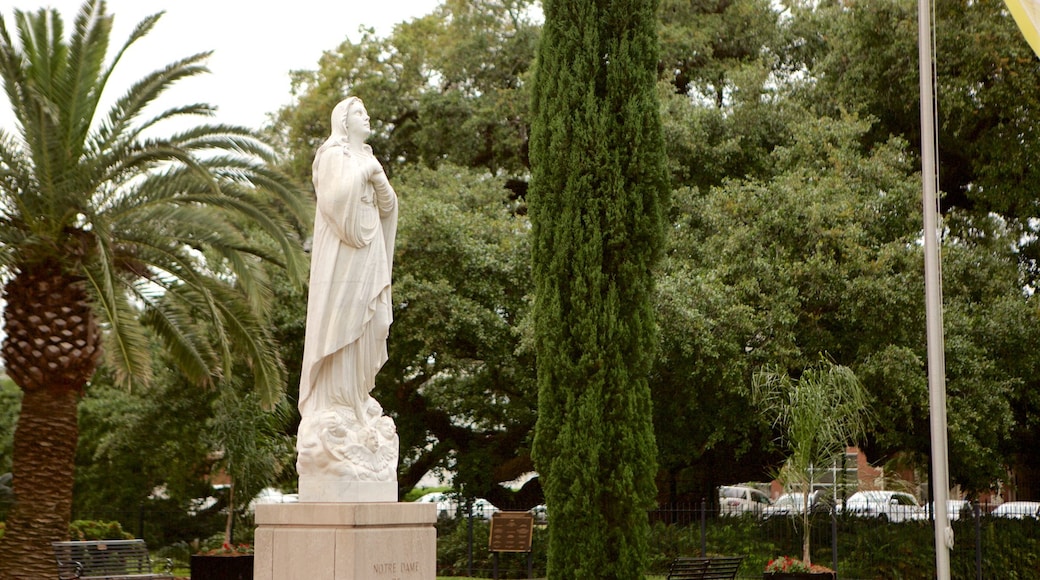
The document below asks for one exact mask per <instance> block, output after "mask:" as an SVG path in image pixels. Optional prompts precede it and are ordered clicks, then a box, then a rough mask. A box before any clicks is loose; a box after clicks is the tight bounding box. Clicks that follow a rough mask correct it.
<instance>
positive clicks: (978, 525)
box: [972, 500, 982, 580]
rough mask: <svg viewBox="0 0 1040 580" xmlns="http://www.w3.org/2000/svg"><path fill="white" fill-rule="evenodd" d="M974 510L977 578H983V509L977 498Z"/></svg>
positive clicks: (979, 579) (980, 579)
mask: <svg viewBox="0 0 1040 580" xmlns="http://www.w3.org/2000/svg"><path fill="white" fill-rule="evenodd" d="M973 503H974V505H973V506H972V512H974V514H975V578H977V579H978V580H982V509H980V507H979V501H978V500H975V501H974V502H973Z"/></svg>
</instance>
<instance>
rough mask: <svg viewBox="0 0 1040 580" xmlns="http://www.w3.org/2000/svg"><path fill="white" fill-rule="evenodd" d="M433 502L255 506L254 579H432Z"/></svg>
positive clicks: (434, 547) (434, 554) (434, 557)
mask: <svg viewBox="0 0 1040 580" xmlns="http://www.w3.org/2000/svg"><path fill="white" fill-rule="evenodd" d="M436 521H437V513H436V506H435V505H434V504H432V503H421V504H420V503H296V504H263V505H258V506H256V524H257V529H256V537H255V541H254V547H255V552H256V553H255V560H254V576H253V578H254V579H255V580H434V578H436V574H437V530H436V528H434V524H435V523H436Z"/></svg>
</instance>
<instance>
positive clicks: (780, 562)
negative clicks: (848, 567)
mask: <svg viewBox="0 0 1040 580" xmlns="http://www.w3.org/2000/svg"><path fill="white" fill-rule="evenodd" d="M765 571H766V572H778V573H782V574H800V573H813V572H834V570H831V569H830V568H828V567H826V566H820V565H819V564H806V563H805V560H799V559H797V558H792V557H790V556H780V557H779V558H774V559H772V560H770V561H769V563H768V564H766V570H765Z"/></svg>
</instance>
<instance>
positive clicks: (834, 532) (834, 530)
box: [831, 503, 838, 573]
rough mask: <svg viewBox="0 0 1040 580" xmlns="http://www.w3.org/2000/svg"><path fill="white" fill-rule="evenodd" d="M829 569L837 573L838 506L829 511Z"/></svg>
mask: <svg viewBox="0 0 1040 580" xmlns="http://www.w3.org/2000/svg"><path fill="white" fill-rule="evenodd" d="M831 568H833V569H834V571H835V573H836V572H837V571H838V506H837V504H836V503H835V506H834V507H833V508H832V509H831Z"/></svg>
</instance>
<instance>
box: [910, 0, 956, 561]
mask: <svg viewBox="0 0 1040 580" xmlns="http://www.w3.org/2000/svg"><path fill="white" fill-rule="evenodd" d="M917 5H918V14H917V20H918V27H919V30H918V57H919V59H920V62H919V66H920V75H921V181H922V185H923V192H922V198H923V204H924V286H925V314H926V318H927V331H928V404H929V408H930V415H931V443H932V505H933V506H934V510H933V515H934V517H935V522H934V525H935V577H936V578H937V579H938V580H949V578H950V548H952V547H953V528H951V527H950V519H949V517H948V515H947V513H946V512H947V505H946V500H947V499H948V497H949V494H950V484H949V473H948V470H949V467H948V466H949V462H948V458H947V455H948V454H947V450H946V359H945V354H944V344H943V322H942V277H941V276H940V273H939V235H940V232H939V229H938V227H937V222H938V217H937V215H938V213H939V209H938V196H937V195H936V189H937V188H936V182H937V181H938V169H937V168H938V166H937V164H936V160H935V157H936V153H935V149H936V145H935V95H934V93H933V90H932V88H933V79H934V74H933V70H934V69H933V65H932V33H931V29H932V27H931V2H930V0H918V3H917Z"/></svg>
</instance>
